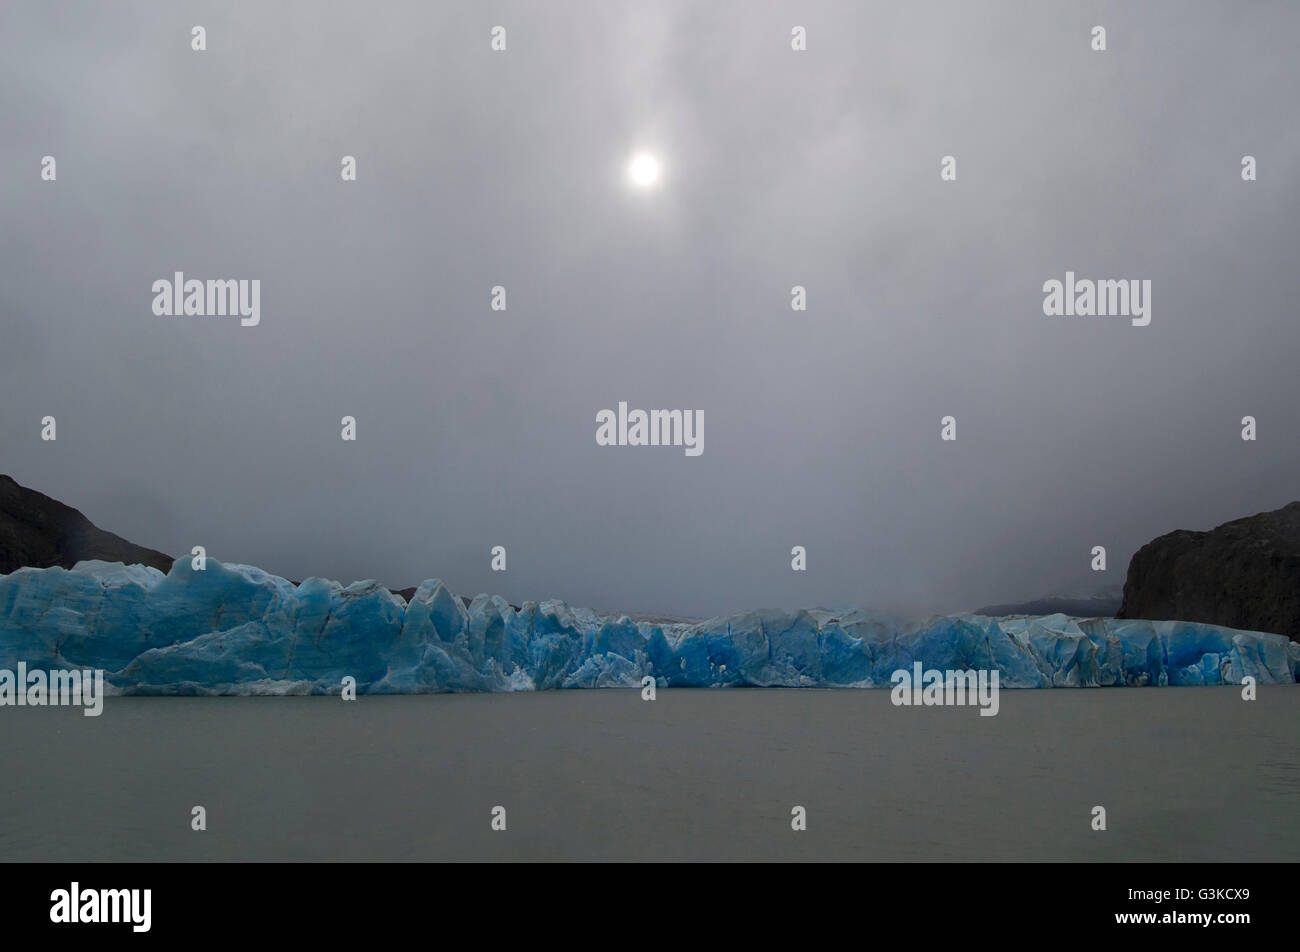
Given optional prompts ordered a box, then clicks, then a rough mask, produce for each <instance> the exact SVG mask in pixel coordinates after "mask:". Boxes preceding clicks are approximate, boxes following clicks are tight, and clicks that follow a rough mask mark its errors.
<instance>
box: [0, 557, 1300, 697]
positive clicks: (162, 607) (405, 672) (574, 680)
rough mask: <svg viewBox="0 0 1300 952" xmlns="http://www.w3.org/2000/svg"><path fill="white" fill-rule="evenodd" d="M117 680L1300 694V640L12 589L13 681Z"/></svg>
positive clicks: (350, 595)
mask: <svg viewBox="0 0 1300 952" xmlns="http://www.w3.org/2000/svg"><path fill="white" fill-rule="evenodd" d="M18 662H25V663H26V664H27V666H28V667H29V668H35V667H48V668H102V669H104V671H105V676H106V679H107V681H108V683H109V685H110V689H111V690H112V691H113V692H116V693H126V694H132V693H135V694H322V693H337V692H338V691H339V690H340V686H341V683H342V679H343V678H344V677H352V678H355V679H356V682H357V689H358V691H359V692H360V693H373V694H382V693H399V694H400V693H431V692H460V691H519V690H546V689H553V688H582V687H631V686H637V685H640V684H641V682H642V679H643V678H645V677H652V678H654V679H655V681H656V683H657V684H659V685H662V686H668V687H722V686H754V687H772V686H781V687H887V686H888V685H889V683H890V676H891V674H892V672H894V671H895V670H897V669H900V668H904V669H905V668H910V667H911V665H912V664H913V663H914V662H921V663H922V664H923V665H925V666H926V667H929V668H938V669H963V670H964V669H972V668H974V669H990V670H998V671H999V672H1000V673H1001V683H1002V686H1004V687H1021V688H1041V687H1092V686H1113V685H1129V686H1141V685H1162V686H1163V685H1204V684H1225V683H1239V682H1240V681H1241V679H1242V678H1243V677H1247V676H1250V677H1253V678H1255V679H1256V681H1257V682H1258V683H1261V684H1269V683H1295V681H1296V680H1297V674H1298V673H1300V644H1297V643H1294V642H1291V641H1290V640H1289V639H1287V638H1284V637H1282V636H1280V635H1273V634H1267V633H1263V632H1244V631H1236V630H1233V629H1229V628H1222V627H1218V626H1214V625H1206V624H1197V623H1190V622H1178V621H1155V622H1153V621H1143V620H1119V619H1113V618H1090V619H1080V618H1071V617H1067V616H1065V615H1060V614H1057V615H1047V616H1041V617H1035V616H1023V615H1022V616H1009V617H1003V618H992V617H988V616H983V615H971V614H962V615H951V616H936V617H931V618H929V619H926V620H923V621H908V620H905V619H901V618H896V617H892V616H887V615H884V614H880V613H873V612H870V611H865V610H852V611H848V612H831V611H827V610H824V609H813V610H800V611H794V612H788V611H774V610H759V611H747V612H741V613H737V614H733V615H728V616H723V617H718V618H713V619H709V620H707V621H703V622H698V623H677V624H673V623H656V622H653V621H647V620H641V621H633V620H632V619H630V618H629V617H627V616H620V617H612V616H599V615H597V614H596V613H594V612H592V611H591V610H589V609H584V608H574V607H571V606H569V605H566V604H565V603H563V602H561V601H557V600H548V601H543V602H525V603H523V604H522V605H521V606H520V607H519V609H518V610H516V609H515V608H512V607H511V606H510V605H509V604H508V603H507V602H506V601H505V600H504V599H503V598H501V597H500V596H489V595H479V596H477V597H476V598H474V599H473V601H472V602H470V603H469V605H468V606H466V605H465V604H464V603H463V602H462V600H461V599H460V598H458V597H457V596H456V595H454V594H453V593H452V592H451V591H450V590H449V589H448V588H447V586H446V585H444V584H443V583H442V582H441V581H439V580H436V579H430V580H427V581H425V582H424V583H423V584H421V585H420V586H419V588H418V589H417V590H416V592H415V594H414V595H413V596H412V598H411V600H410V602H409V603H408V602H407V601H406V600H405V599H404V598H402V597H401V596H400V595H395V594H393V593H392V592H390V591H389V590H387V589H386V588H384V587H383V586H381V585H379V583H377V582H374V581H363V582H355V583H353V584H351V585H348V586H343V585H341V584H340V583H338V582H334V581H329V580H327V579H320V578H310V579H307V580H306V581H304V582H302V583H300V584H298V585H295V584H294V583H292V582H289V581H287V580H285V579H283V578H280V577H278V576H275V575H271V574H269V573H267V572H264V571H262V570H261V569H257V568H253V567H251V566H246V565H236V564H231V563H221V562H217V561H215V560H208V562H207V565H206V568H205V569H203V570H195V569H194V568H193V565H192V562H191V560H189V559H178V560H176V562H175V563H174V564H173V565H172V569H171V571H170V572H169V573H168V574H167V575H163V573H162V572H160V571H158V570H157V569H154V568H150V567H148V566H143V565H131V566H126V565H122V564H121V563H107V562H99V561H90V562H80V563H77V565H76V566H74V568H73V569H72V570H70V571H69V570H66V569H63V568H59V567H53V568H46V569H32V568H23V569H19V570H18V571H16V572H13V573H12V574H10V575H7V576H0V667H9V668H13V667H15V666H16V665H17V664H18Z"/></svg>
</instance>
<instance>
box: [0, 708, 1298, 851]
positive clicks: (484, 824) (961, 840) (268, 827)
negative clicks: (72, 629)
mask: <svg viewBox="0 0 1300 952" xmlns="http://www.w3.org/2000/svg"><path fill="white" fill-rule="evenodd" d="M1298 728H1300V689H1297V688H1296V687H1295V686H1290V685H1282V686H1265V687H1262V688H1261V689H1260V692H1259V698H1258V700H1256V701H1254V702H1246V701H1243V700H1242V699H1241V697H1240V692H1239V690H1238V689H1236V688H1163V689H1161V688H1116V689H1092V690H1078V689H1057V690H1038V691H1003V692H1002V693H1001V710H1000V712H999V714H998V715H997V716H996V717H980V716H979V715H978V710H977V709H976V708H969V707H968V708H960V707H959V708H915V707H894V706H893V705H892V704H891V703H890V699H889V692H888V691H887V690H810V689H795V690H778V689H726V690H708V689H694V690H692V689H682V690H661V691H659V693H658V698H657V699H656V700H654V701H643V700H641V696H640V692H639V691H637V690H577V691H556V692H543V693H536V694H531V693H530V694H513V695H502V694H494V695H468V694H463V695H433V696H408V697H366V696H362V697H361V698H360V699H358V700H357V701H355V702H345V701H342V700H340V699H338V698H324V697H283V698H275V697H262V698H108V699H106V701H105V705H104V713H103V715H102V716H100V717H98V718H94V717H84V716H83V715H82V713H81V712H80V710H78V709H69V708H36V709H31V708H4V709H3V710H0V758H2V760H0V762H2V763H3V764H4V765H5V770H4V782H3V784H0V860H8V861H13V860H36V861H53V860H58V861H84V860H117V861H122V860H182V861H184V860H406V861H422V860H512V859H513V860H888V861H915V860H959V861H960V860H993V861H1001V860H1060V861H1093V860H1096V861H1105V860H1154V861H1181V860H1211V861H1216V860H1295V859H1297V858H1298V857H1300V730H1298ZM195 805H202V806H203V807H204V808H205V809H206V811H207V829H206V831H203V832H195V831H193V830H191V809H192V808H193V807H194V806H195ZM796 805H797V806H802V807H804V808H805V810H806V813H807V829H806V830H804V831H794V830H792V829H791V811H792V808H793V807H795V806H796ZM1097 805H1100V806H1103V807H1105V810H1106V825H1107V829H1106V830H1105V831H1100V832H1099V831H1094V830H1093V829H1092V827H1091V824H1092V810H1093V807H1094V806H1097ZM496 806H503V807H505V810H506V829H505V831H494V830H493V829H492V827H491V821H492V810H493V808H494V807H496Z"/></svg>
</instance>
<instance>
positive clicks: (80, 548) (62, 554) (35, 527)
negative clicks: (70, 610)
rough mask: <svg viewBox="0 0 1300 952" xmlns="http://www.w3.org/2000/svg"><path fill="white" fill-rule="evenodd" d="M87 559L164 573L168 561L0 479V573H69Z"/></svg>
mask: <svg viewBox="0 0 1300 952" xmlns="http://www.w3.org/2000/svg"><path fill="white" fill-rule="evenodd" d="M88 559H102V560H103V561H105V562H123V563H126V564H127V565H131V564H134V563H139V564H143V565H152V566H153V567H154V568H156V569H159V570H160V571H163V572H166V571H168V570H169V569H170V568H171V567H172V561H173V560H172V557H171V556H170V555H166V554H164V553H162V552H158V551H155V550H154V549H146V548H145V547H144V546H140V545H135V544H134V543H131V542H127V541H126V540H125V539H123V538H122V537H121V536H116V535H113V533H111V532H105V531H104V530H103V529H100V528H98V527H97V526H96V525H95V524H94V523H93V522H91V521H90V520H89V519H87V518H86V517H85V516H83V515H82V514H81V513H80V512H78V511H77V510H75V509H73V508H72V507H71V506H65V505H64V504H63V503H61V502H59V501H58V500H57V499H51V498H50V497H49V496H46V495H44V494H43V493H38V492H37V491H36V490H34V489H28V488H26V487H25V486H20V485H18V483H16V482H14V480H13V479H11V478H10V477H8V476H4V475H0V575H7V574H9V573H10V572H12V571H14V570H15V569H20V568H22V567H23V566H25V565H29V566H32V567H34V568H39V569H46V568H50V567H51V566H54V565H61V566H62V567H63V568H65V569H70V568H72V567H73V566H74V565H76V564H77V563H78V562H82V561H85V560H88Z"/></svg>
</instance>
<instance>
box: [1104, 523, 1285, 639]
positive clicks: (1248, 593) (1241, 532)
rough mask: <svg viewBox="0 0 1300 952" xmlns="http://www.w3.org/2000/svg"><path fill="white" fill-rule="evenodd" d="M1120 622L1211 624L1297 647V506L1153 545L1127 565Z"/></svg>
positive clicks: (1171, 536) (1178, 533)
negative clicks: (1274, 636)
mask: <svg viewBox="0 0 1300 952" xmlns="http://www.w3.org/2000/svg"><path fill="white" fill-rule="evenodd" d="M1118 617H1120V618H1152V619H1178V620H1180V621H1200V622H1208V623H1210V624H1213V625H1223V626H1225V627H1228V628H1239V629H1244V630H1246V631H1268V632H1273V633H1275V634H1279V635H1286V636H1287V637H1289V638H1290V639H1291V640H1292V641H1300V502H1293V503H1291V504H1289V505H1287V506H1284V507H1283V508H1281V509H1277V510H1274V511H1273V512H1261V513H1259V514H1258V515H1254V516H1248V517H1247V518H1245V519H1237V520H1234V521H1233V522H1226V523H1224V524H1223V525H1221V526H1219V527H1218V528H1217V529H1212V530H1210V531H1209V532H1191V531H1189V530H1187V529H1179V530H1177V531H1176V532H1170V533H1169V534H1168V535H1162V536H1161V537H1160V538H1158V539H1155V540H1153V541H1151V542H1148V543H1147V544H1146V545H1144V546H1143V547H1142V548H1141V549H1139V550H1138V551H1137V554H1136V555H1134V556H1133V560H1132V561H1131V562H1130V563H1129V566H1128V579H1127V580H1126V581H1125V583H1124V604H1123V605H1121V606H1120V610H1119V615H1118Z"/></svg>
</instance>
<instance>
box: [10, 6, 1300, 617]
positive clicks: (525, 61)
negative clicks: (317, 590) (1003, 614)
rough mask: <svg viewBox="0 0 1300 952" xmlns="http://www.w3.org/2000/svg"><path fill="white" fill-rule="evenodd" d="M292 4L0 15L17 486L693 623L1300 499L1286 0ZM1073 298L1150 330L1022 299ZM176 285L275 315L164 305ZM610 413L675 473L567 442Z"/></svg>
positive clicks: (1293, 68)
mask: <svg viewBox="0 0 1300 952" xmlns="http://www.w3.org/2000/svg"><path fill="white" fill-rule="evenodd" d="M322 10H323V7H322V5H320V4H316V3H300V4H285V3H276V4H265V5H264V4H255V3H235V4H208V3H201V4H185V3H162V2H158V3H144V4H125V3H111V4H110V3H86V4H75V3H58V4H51V3H46V2H26V0H21V2H14V0H7V2H6V3H5V5H4V11H3V13H0V130H3V134H0V209H3V219H4V220H3V227H2V228H0V391H2V396H3V400H0V472H6V473H9V474H11V475H12V476H13V477H14V478H15V479H17V480H18V481H19V482H20V483H23V484H24V485H27V486H31V487H34V488H37V489H40V490H41V491H43V492H46V493H48V494H50V495H52V496H54V497H56V498H59V499H61V500H63V501H65V502H67V503H69V504H71V505H74V506H76V507H78V508H80V509H81V510H82V511H83V512H85V513H86V514H87V515H88V516H89V517H90V518H91V519H92V520H94V521H95V522H96V523H97V524H99V525H100V526H102V527H104V528H106V529H109V530H111V531H114V532H116V533H118V534H120V535H123V536H125V537H126V538H128V539H131V540H132V541H134V542H138V543H141V544H145V545H149V546H153V547H156V548H160V549H162V550H164V551H167V552H171V553H173V554H179V553H183V552H188V551H189V550H190V548H191V546H193V545H196V544H202V545H205V546H206V547H207V550H208V552H209V554H210V555H211V556H213V557H215V558H219V559H222V560H224V561H235V562H247V563H251V564H255V565H259V566H262V567H263V568H266V569H268V570H270V571H273V572H276V573H277V574H281V575H285V576H287V577H291V578H303V577H306V576H309V575H323V576H326V577H331V578H338V579H341V580H343V581H345V582H348V581H351V580H354V579H359V578H377V579H380V580H381V581H383V582H385V583H386V584H390V585H393V586H398V587H400V586H406V585H413V584H415V583H417V582H418V581H419V580H420V579H423V578H426V577H441V578H443V579H444V580H446V581H447V582H448V583H449V584H450V585H451V586H452V587H453V588H454V589H456V590H458V591H462V592H465V593H471V594H472V593H474V592H478V591H485V590H486V591H492V592H499V593H501V594H503V595H506V596H507V597H509V598H510V599H511V600H513V601H516V602H517V601H518V600H522V599H530V598H534V599H540V598H545V597H561V598H564V599H566V600H568V601H570V602H573V603H577V604H585V605H591V606H593V607H595V608H597V609H603V610H614V609H616V610H628V611H654V612H664V613H680V614H690V615H708V614H713V613H720V612H727V611H733V610H738V609H743V608H749V607H757V606H773V607H786V608H794V607H799V606H811V605H817V604H822V605H829V606H844V605H849V604H865V605H880V606H885V607H895V608H903V609H907V610H921V611H928V610H934V611H949V610H960V609H969V608H974V607H976V606H978V605H981V604H987V603H990V602H998V601H1008V600H1017V599H1023V598H1029V597H1033V596H1038V595H1042V594H1045V593H1048V592H1054V591H1055V592H1061V591H1065V592H1087V591H1092V590H1096V589H1098V588H1102V587H1105V586H1107V585H1119V584H1122V582H1123V577H1124V572H1125V568H1126V566H1127V563H1128V559H1129V557H1130V556H1131V555H1132V553H1133V552H1134V551H1135V550H1136V549H1137V548H1138V547H1139V546H1140V545H1142V544H1143V543H1145V542H1146V541H1148V540H1149V539H1151V538H1153V537H1154V536H1156V535H1159V534H1162V533H1164V532H1167V531H1169V530H1172V529H1175V528H1180V527H1181V528H1197V529H1205V528H1210V527H1212V526H1214V525H1216V524H1218V523H1221V522H1223V521H1226V520H1228V519H1232V518H1237V517H1239V516H1243V515H1248V514H1250V513H1254V512H1258V511H1261V510H1265V509H1272V508H1276V507H1278V506H1280V505H1283V504H1284V503H1286V502H1288V501H1290V500H1292V499H1295V498H1297V497H1300V444H1298V442H1297V434H1300V399H1297V398H1298V397H1300V375H1297V373H1296V368H1295V363H1296V356H1297V353H1298V352H1300V316H1298V314H1297V307H1296V303H1295V293H1296V256H1297V241H1296V238H1297V227H1298V226H1297V215H1298V214H1300V201H1298V199H1300V189H1298V188H1297V184H1296V183H1297V176H1298V175H1300V127H1298V126H1297V123H1296V121H1295V120H1296V90H1297V89H1298V88H1300V66H1298V65H1297V63H1298V62H1300V60H1297V57H1296V52H1295V46H1296V40H1297V36H1300V7H1297V6H1296V5H1294V4H1286V3H1232V4H1230V3H1209V4H1207V3H1195V4H1193V3H1185V2H1176V3H1175V2H1170V3H1142V4H1135V5H1127V4H1124V5H1110V4H1104V3H1077V2H1071V3H1052V4H1048V3H1027V2H1018V3H999V4H991V3H970V2H957V3H930V2H927V3H919V4H915V3H901V2H899V3H888V4H870V5H868V4H862V3H848V2H842V3H807V2H798V3H796V2H785V3H756V2H736V3H716V2H715V3H689V4H688V3H680V4H677V3H658V2H657V3H653V4H651V3H631V2H618V3H613V2H594V0H593V2H572V0H564V2H560V0H546V2H537V0H528V2H521V3H500V2H493V3H482V4H480V3H454V4H453V3H412V4H399V3H391V2H386V3H379V4H355V5H351V6H348V5H344V4H331V5H330V12H329V14H328V15H325V14H324V13H323V12H322ZM196 24H201V25H203V26H204V27H205V28H206V30H207V50H206V51H204V52H194V51H192V50H191V49H190V39H191V34H190V31H191V27H192V26H194V25H196ZM498 24H500V25H503V26H505V27H506V30H507V34H506V35H507V50H506V51H505V52H504V53H494V52H492V51H491V49H490V47H489V43H490V35H489V33H490V30H491V28H492V27H493V26H494V25H498ZM1094 24H1101V25H1104V26H1105V27H1106V29H1107V45H1108V47H1109V49H1108V50H1107V51H1106V52H1105V53H1094V52H1092V51H1091V49H1090V35H1089V31H1090V29H1091V27H1092V26H1093V25H1094ZM795 25H802V26H804V27H806V30H807V37H808V40H807V45H808V49H807V51H806V52H800V53H796V52H793V51H792V50H791V48H790V38H791V36H790V31H791V28H792V27H793V26H795ZM639 150H647V151H650V152H652V153H654V154H655V155H657V156H658V157H659V159H660V161H661V162H662V167H663V178H662V181H661V183H660V184H659V186H658V187H657V188H655V189H651V190H646V191H638V190H636V189H633V188H631V187H629V185H628V183H627V179H626V175H625V170H626V167H627V163H628V161H629V159H630V158H631V156H632V155H633V154H634V153H635V152H637V151H639ZM1245 154H1251V155H1254V156H1256V157H1257V160H1258V175H1259V180H1258V181H1257V182H1253V183H1245V182H1243V181H1242V180H1241V175H1240V162H1241V157H1242V156H1243V155H1245ZM44 155H53V156H55V158H56V160H57V174H58V178H57V180H56V181H55V182H52V183H51V182H44V181H41V178H40V163H41V158H42V156H44ZM344 155H354V156H356V158H357V171H358V180H357V181H356V182H354V183H345V182H343V181H342V180H341V178H340V160H341V157H342V156H344ZM943 155H953V156H955V157H956V160H957V173H958V174H957V181H956V182H950V183H945V182H941V181H940V177H939V164H940V157H941V156H943ZM1067 269H1072V270H1074V271H1075V272H1077V273H1078V275H1079V276H1080V277H1092V278H1146V279H1150V280H1151V281H1152V283H1153V288H1152V315H1151V316H1152V320H1151V323H1150V325H1149V326H1147V327H1133V326H1131V325H1130V323H1129V322H1128V321H1127V320H1125V319H1123V318H1113V317H1112V318H1064V317H1062V318H1049V317H1046V316H1044V314H1043V310H1042V305H1043V292H1042V290H1041V289H1042V285H1043V282H1044V281H1047V280H1049V279H1051V278H1058V279H1061V278H1063V277H1064V273H1065V271H1066V270H1067ZM178 270H179V271H184V272H185V273H186V275H187V276H188V277H197V278H249V279H251V278H257V279H260V281H261V324H260V326H258V327H254V328H245V327H241V326H239V323H238V320H237V319H229V318H199V317H157V316H155V315H154V314H153V312H152V309H151V303H152V300H153V293H152V291H151V286H152V284H153V282H154V281H155V280H156V279H159V278H170V277H171V276H172V273H173V272H174V271H178ZM796 284H799V285H803V286H805V287H806V288H807V289H808V310H807V311H805V312H794V311H792V310H791V308H790V289H791V287H792V286H793V285H796ZM494 285H503V286H505V287H506V289H507V294H508V297H507V301H508V310H507V311H506V312H504V313H502V312H494V311H492V310H491V309H490V308H489V303H490V292H491V288H492V287H493V286H494ZM620 400H625V401H627V402H628V403H629V405H630V406H631V407H634V408H635V407H641V408H682V409H697V410H700V411H702V412H703V415H704V421H705V425H704V447H705V448H704V453H703V455H701V456H699V457H688V456H686V455H685V454H684V453H683V452H682V450H681V449H675V448H632V447H621V448H611V447H600V446H597V445H596V441H595V430H596V426H595V418H596V413H597V412H598V411H599V410H601V409H604V408H615V407H617V404H618V402H619V401H620ZM47 414H48V415H53V416H55V417H56V419H57V421H58V439H57V441H56V442H53V443H50V442H43V441H42V440H41V439H40V420H41V418H42V417H43V416H45V415H47ZM947 414H952V415H953V416H955V417H956V418H957V421H958V424H957V435H958V438H957V440H956V441H955V442H943V441H941V440H940V423H939V421H940V418H941V417H943V416H944V415H947ZM1247 414H1249V415H1253V416H1255V417H1256V418H1257V419H1258V427H1259V439H1258V440H1257V441H1256V442H1253V443H1249V442H1244V441H1243V440H1242V439H1241V438H1240V431H1241V418H1242V417H1243V416H1245V415H1247ZM344 415H353V416H355V417H356V418H357V421H358V439H357V441H356V442H355V443H348V442H344V441H342V440H341V439H340V419H341V417H343V416H344ZM494 545H503V546H505V547H506V549H507V553H508V571H507V572H506V573H504V574H501V573H493V572H492V571H490V569H489V550H490V549H491V547H492V546H494ZM794 545H803V546H806V547H807V551H808V571H807V572H806V573H796V572H793V571H791V568H790V549H791V546H794ZM1094 545H1105V546H1106V547H1107V549H1108V553H1109V571H1108V572H1107V573H1105V574H1104V575H1100V574H1098V573H1094V572H1092V571H1091V570H1090V567H1089V563H1090V558H1091V555H1090V550H1091V549H1092V547H1093V546H1094Z"/></svg>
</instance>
